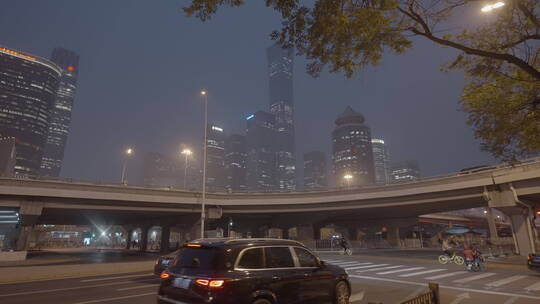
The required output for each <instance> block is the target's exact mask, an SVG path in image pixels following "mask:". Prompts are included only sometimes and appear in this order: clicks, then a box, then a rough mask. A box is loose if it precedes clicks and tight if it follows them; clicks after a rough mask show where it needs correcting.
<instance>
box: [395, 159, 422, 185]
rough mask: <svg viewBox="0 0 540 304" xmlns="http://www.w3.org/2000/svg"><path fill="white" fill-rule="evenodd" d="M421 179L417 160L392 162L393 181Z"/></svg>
mask: <svg viewBox="0 0 540 304" xmlns="http://www.w3.org/2000/svg"><path fill="white" fill-rule="evenodd" d="M418 179H420V165H419V164H418V161H416V160H405V161H400V162H396V163H394V164H392V170H391V183H394V184H395V183H404V182H412V181H415V180H418Z"/></svg>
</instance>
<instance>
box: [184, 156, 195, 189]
mask: <svg viewBox="0 0 540 304" xmlns="http://www.w3.org/2000/svg"><path fill="white" fill-rule="evenodd" d="M182 154H183V155H185V156H186V163H185V168H184V190H186V181H187V168H188V157H189V156H190V155H191V154H193V152H191V150H190V149H184V150H182Z"/></svg>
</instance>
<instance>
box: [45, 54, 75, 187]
mask: <svg viewBox="0 0 540 304" xmlns="http://www.w3.org/2000/svg"><path fill="white" fill-rule="evenodd" d="M51 61H52V62H54V63H56V64H57V65H58V66H60V67H61V68H62V77H61V78H60V84H59V86H58V91H57V94H56V99H55V102H54V106H53V108H52V110H51V117H50V123H49V133H48V135H47V143H46V145H45V152H44V154H43V157H42V159H41V166H40V175H43V176H52V177H58V176H60V170H61V169H62V162H63V160H64V150H65V146H66V142H67V138H68V135H69V126H70V124H71V111H72V109H73V102H74V100H75V93H76V90H77V78H78V74H79V55H77V54H76V53H74V52H72V51H69V50H66V49H63V48H55V49H54V50H53V53H52V56H51Z"/></svg>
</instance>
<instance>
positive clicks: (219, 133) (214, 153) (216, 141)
mask: <svg viewBox="0 0 540 304" xmlns="http://www.w3.org/2000/svg"><path fill="white" fill-rule="evenodd" d="M207 132H208V134H207V138H206V140H207V151H206V187H207V189H208V191H223V190H225V178H226V173H225V134H224V133H223V128H221V127H219V126H217V125H214V124H208V129H207Z"/></svg>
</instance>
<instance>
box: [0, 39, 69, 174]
mask: <svg viewBox="0 0 540 304" xmlns="http://www.w3.org/2000/svg"><path fill="white" fill-rule="evenodd" d="M61 76H62V69H61V68H60V67H59V66H58V65H56V64H55V63H53V62H51V61H49V60H46V59H42V58H38V57H36V56H32V55H28V54H25V53H22V52H18V51H14V50H10V49H7V48H4V47H0V135H1V136H3V137H14V138H15V151H16V160H15V173H16V174H21V175H37V174H38V173H39V168H40V165H41V158H42V156H43V151H44V148H45V143H46V140H47V134H48V132H49V121H50V116H51V110H52V108H53V105H54V102H55V99H56V93H57V91H58V85H59V83H60V79H61Z"/></svg>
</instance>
